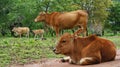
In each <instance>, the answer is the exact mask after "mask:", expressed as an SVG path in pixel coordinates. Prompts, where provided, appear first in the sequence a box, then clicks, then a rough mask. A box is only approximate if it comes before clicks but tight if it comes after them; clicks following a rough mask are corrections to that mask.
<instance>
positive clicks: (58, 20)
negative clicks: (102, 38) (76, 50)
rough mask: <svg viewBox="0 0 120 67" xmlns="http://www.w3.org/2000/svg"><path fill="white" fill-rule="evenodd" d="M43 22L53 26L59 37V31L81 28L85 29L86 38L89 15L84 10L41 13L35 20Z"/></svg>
mask: <svg viewBox="0 0 120 67" xmlns="http://www.w3.org/2000/svg"><path fill="white" fill-rule="evenodd" d="M38 21H43V22H45V23H46V24H48V25H49V26H51V27H52V28H53V29H54V30H55V32H56V36H58V35H59V31H60V30H62V29H71V28H73V27H76V26H78V27H80V28H82V29H83V33H84V36H86V29H87V21H88V14H87V12H86V11H84V10H76V11H72V12H65V13H60V12H53V13H51V14H48V13H44V12H40V14H39V15H38V16H37V17H36V18H35V22H38Z"/></svg>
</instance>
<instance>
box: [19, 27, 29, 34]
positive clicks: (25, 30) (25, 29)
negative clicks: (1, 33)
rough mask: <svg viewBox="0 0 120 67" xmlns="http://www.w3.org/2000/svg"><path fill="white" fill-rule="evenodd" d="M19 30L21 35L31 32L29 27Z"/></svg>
mask: <svg viewBox="0 0 120 67" xmlns="http://www.w3.org/2000/svg"><path fill="white" fill-rule="evenodd" d="M18 29H19V30H20V32H21V33H27V32H29V31H30V30H29V28H28V27H19V28H18Z"/></svg>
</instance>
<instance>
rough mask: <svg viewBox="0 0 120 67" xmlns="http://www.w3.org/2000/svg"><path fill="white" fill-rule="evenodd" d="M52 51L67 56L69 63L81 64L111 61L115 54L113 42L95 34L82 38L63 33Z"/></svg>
mask: <svg viewBox="0 0 120 67" xmlns="http://www.w3.org/2000/svg"><path fill="white" fill-rule="evenodd" d="M53 51H54V52H55V53H56V54H63V55H66V56H69V57H70V59H69V62H70V63H74V64H81V65H89V64H97V63H101V62H106V61H112V60H114V59H115V56H116V48H115V45H114V44H113V42H111V41H109V40H106V39H103V38H100V37H97V36H96V35H91V36H88V37H85V38H82V37H77V36H76V37H73V35H71V34H69V33H65V34H63V35H62V36H61V38H60V40H59V42H58V44H57V46H56V48H55V49H54V50H53Z"/></svg>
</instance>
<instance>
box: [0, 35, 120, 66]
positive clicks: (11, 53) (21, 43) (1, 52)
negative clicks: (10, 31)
mask: <svg viewBox="0 0 120 67" xmlns="http://www.w3.org/2000/svg"><path fill="white" fill-rule="evenodd" d="M104 38H107V39H109V40H111V41H113V42H114V43H115V44H116V47H117V49H120V43H119V42H120V36H111V37H108V36H104ZM54 46H55V38H47V40H34V39H33V38H30V39H27V38H21V39H20V38H12V37H9V38H0V67H6V66H7V65H9V64H24V63H28V62H32V61H34V60H37V59H41V58H59V57H61V56H62V55H55V54H54V53H53V52H52V49H53V47H54Z"/></svg>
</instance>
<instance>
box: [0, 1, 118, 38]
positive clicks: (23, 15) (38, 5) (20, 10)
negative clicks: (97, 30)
mask: <svg viewBox="0 0 120 67" xmlns="http://www.w3.org/2000/svg"><path fill="white" fill-rule="evenodd" d="M115 1H116V0H115ZM116 2H118V3H114V2H112V1H111V0H103V1H101V0H1V1H0V9H1V10H0V29H1V28H2V29H6V31H7V33H9V28H8V27H9V25H10V24H12V23H14V22H20V23H22V24H23V26H27V27H30V29H39V28H44V24H42V23H34V19H35V18H36V16H37V15H38V13H39V12H40V11H47V12H48V13H51V12H54V11H58V12H67V11H73V10H78V9H84V10H87V11H88V13H89V22H88V26H90V24H93V26H95V25H94V24H101V26H103V28H104V24H108V22H106V19H107V18H108V14H110V15H109V17H110V19H108V20H110V21H115V23H116V24H117V25H120V24H119V21H120V20H119V16H120V15H119V1H116ZM111 4H113V7H111V8H109V7H110V5H111ZM117 5H118V6H117ZM109 10H112V11H111V12H109ZM105 22H106V23H105ZM108 25H110V24H108ZM105 27H106V26H105ZM119 27H120V26H117V28H118V29H119ZM44 29H45V28H44ZM89 29H91V28H89ZM48 30H49V31H53V30H52V29H48ZM47 34H51V33H49V32H47ZM47 34H45V36H47Z"/></svg>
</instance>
